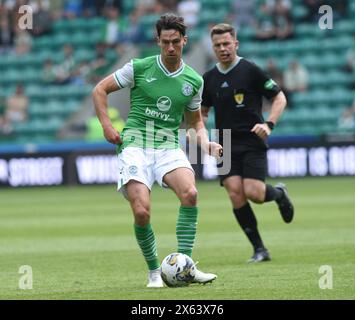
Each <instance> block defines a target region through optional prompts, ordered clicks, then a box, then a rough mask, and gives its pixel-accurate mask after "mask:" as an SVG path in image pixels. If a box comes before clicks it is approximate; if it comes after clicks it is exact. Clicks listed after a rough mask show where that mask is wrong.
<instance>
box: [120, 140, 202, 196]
mask: <svg viewBox="0 0 355 320" xmlns="http://www.w3.org/2000/svg"><path fill="white" fill-rule="evenodd" d="M177 168H188V169H190V170H191V171H192V172H193V173H195V171H194V170H193V169H192V167H191V164H190V162H189V160H188V159H187V157H186V155H185V153H184V152H183V151H182V150H181V149H151V148H147V149H142V148H136V147H128V148H125V149H123V151H122V152H121V153H120V154H119V155H118V183H117V190H118V191H122V192H123V194H124V195H125V196H126V192H125V188H124V186H125V185H126V184H127V183H128V182H129V181H130V180H135V181H139V182H141V183H143V184H145V185H146V186H147V187H148V188H149V190H151V189H152V186H153V184H154V182H155V181H156V182H157V183H158V184H159V185H160V186H161V187H165V188H167V187H168V186H167V185H166V184H165V183H164V182H163V178H164V176H165V175H166V174H167V173H169V172H171V171H173V170H175V169H177Z"/></svg>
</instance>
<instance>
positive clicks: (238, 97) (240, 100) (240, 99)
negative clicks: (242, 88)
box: [234, 93, 244, 104]
mask: <svg viewBox="0 0 355 320" xmlns="http://www.w3.org/2000/svg"><path fill="white" fill-rule="evenodd" d="M234 100H235V102H236V103H237V104H242V103H243V101H244V93H237V94H235V95H234Z"/></svg>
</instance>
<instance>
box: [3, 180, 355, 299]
mask: <svg viewBox="0 0 355 320" xmlns="http://www.w3.org/2000/svg"><path fill="white" fill-rule="evenodd" d="M286 183H287V184H288V188H289V192H290V194H291V196H292V199H293V201H294V204H295V208H296V216H295V220H294V222H293V223H291V224H290V225H286V224H285V223H283V222H282V220H281V217H280V214H279V212H278V210H277V207H276V205H275V204H274V203H270V204H265V205H262V206H258V205H254V206H253V207H254V209H255V212H256V214H257V217H258V221H259V227H260V231H261V234H262V236H263V238H264V242H265V244H266V246H267V248H268V249H269V251H270V253H271V256H272V261H271V262H267V263H262V264H255V265H248V264H246V260H247V259H248V258H250V256H251V254H252V250H251V246H250V245H249V243H248V242H247V240H246V237H245V236H244V234H242V232H241V230H240V228H239V226H238V225H237V224H236V222H235V218H234V217H233V214H232V211H231V208H230V204H229V200H228V199H227V196H226V193H225V191H224V189H223V188H221V187H219V186H218V183H217V182H208V183H201V182H200V183H198V189H199V207H200V216H199V225H198V234H197V241H196V245H195V250H194V259H195V260H198V261H199V268H200V269H201V270H203V271H207V272H214V273H216V274H218V279H217V280H216V281H215V282H214V283H213V284H208V285H206V286H200V285H191V286H190V287H188V288H175V289H172V288H163V289H148V288H146V287H145V286H146V277H147V272H146V265H145V262H144V260H143V258H142V256H141V254H140V251H139V249H138V246H137V244H136V240H135V238H134V235H133V226H132V221H133V220H132V215H131V211H130V208H129V205H128V203H127V202H126V201H125V200H124V199H123V197H122V196H121V195H120V194H117V193H116V192H115V187H114V186H104V187H72V188H42V189H40V188H35V189H5V190H4V189H2V190H0V241H1V245H0V299H125V300H134V299H139V300H144V299H184V300H185V299H187V300H189V299H225V300H227V299H228V300H229V299H233V300H234V299H354V298H355V193H354V191H355V178H322V179H292V180H286ZM178 205H179V204H178V201H177V199H176V198H175V195H174V194H173V193H172V192H171V191H169V190H162V189H160V188H158V187H157V188H155V189H154V190H153V194H152V223H153V226H154V228H155V232H156V236H157V241H158V249H159V256H160V259H162V258H163V257H164V256H165V255H167V254H168V253H171V252H173V251H175V250H176V237H175V220H176V216H177V210H178V209H177V208H178ZM22 265H29V266H31V267H32V270H33V289H32V290H21V289H19V281H20V278H21V276H22V275H21V274H20V273H19V268H20V267H21V266H22ZM322 265H329V266H331V268H332V270H333V289H320V288H319V279H320V278H321V277H322V275H323V274H321V273H319V268H320V267H321V266H322Z"/></svg>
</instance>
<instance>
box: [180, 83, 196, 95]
mask: <svg viewBox="0 0 355 320" xmlns="http://www.w3.org/2000/svg"><path fill="white" fill-rule="evenodd" d="M192 92H193V89H192V85H191V84H189V83H186V82H185V83H184V84H183V85H182V94H183V95H184V96H186V97H189V96H191V95H192Z"/></svg>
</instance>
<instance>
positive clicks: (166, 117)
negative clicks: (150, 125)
mask: <svg viewBox="0 0 355 320" xmlns="http://www.w3.org/2000/svg"><path fill="white" fill-rule="evenodd" d="M145 114H146V115H148V116H151V117H154V118H158V119H162V120H164V121H168V120H169V118H170V116H169V115H168V114H166V113H163V112H159V111H156V110H152V109H150V108H148V107H147V108H146V109H145ZM169 121H174V120H169Z"/></svg>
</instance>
